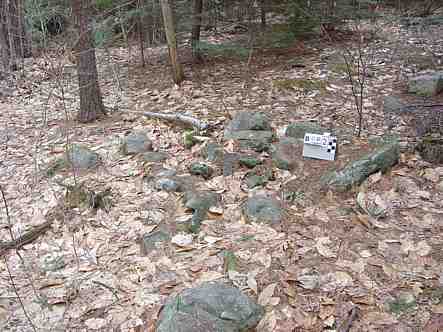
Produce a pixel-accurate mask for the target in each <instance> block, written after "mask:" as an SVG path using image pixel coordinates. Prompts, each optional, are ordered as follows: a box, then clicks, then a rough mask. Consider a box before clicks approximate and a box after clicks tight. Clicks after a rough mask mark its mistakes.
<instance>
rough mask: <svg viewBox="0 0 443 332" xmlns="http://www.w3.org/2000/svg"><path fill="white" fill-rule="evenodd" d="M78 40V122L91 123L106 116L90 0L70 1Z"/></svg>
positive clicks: (76, 52)
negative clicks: (92, 26) (90, 17)
mask: <svg viewBox="0 0 443 332" xmlns="http://www.w3.org/2000/svg"><path fill="white" fill-rule="evenodd" d="M72 9H73V14H74V19H75V24H76V26H77V32H78V38H77V42H76V45H75V55H76V63H77V76H78V85H79V90H80V110H79V112H78V113H77V120H78V121H79V122H83V123H85V122H91V121H94V120H96V119H98V118H100V117H101V116H102V115H104V114H106V110H105V107H104V105H103V100H102V95H101V91H100V86H99V84H98V73H97V63H96V58H95V48H94V43H93V39H92V28H91V25H90V22H89V17H88V13H89V12H90V10H91V0H72Z"/></svg>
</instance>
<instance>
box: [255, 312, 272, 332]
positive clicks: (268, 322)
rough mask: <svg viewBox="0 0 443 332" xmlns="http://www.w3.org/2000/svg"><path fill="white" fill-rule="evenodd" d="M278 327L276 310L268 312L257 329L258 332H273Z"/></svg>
mask: <svg viewBox="0 0 443 332" xmlns="http://www.w3.org/2000/svg"><path fill="white" fill-rule="evenodd" d="M276 325H277V317H276V315H275V312H274V310H272V311H270V312H267V313H266V314H265V316H264V317H263V318H262V320H261V321H260V323H258V325H257V327H256V331H257V332H272V331H274V329H275V327H276Z"/></svg>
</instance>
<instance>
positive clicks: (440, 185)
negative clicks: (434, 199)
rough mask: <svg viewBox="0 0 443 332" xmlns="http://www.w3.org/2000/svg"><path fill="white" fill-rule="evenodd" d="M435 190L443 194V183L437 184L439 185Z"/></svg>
mask: <svg viewBox="0 0 443 332" xmlns="http://www.w3.org/2000/svg"><path fill="white" fill-rule="evenodd" d="M435 189H437V190H438V191H439V192H441V193H443V181H440V182H439V183H437V185H436V186H435Z"/></svg>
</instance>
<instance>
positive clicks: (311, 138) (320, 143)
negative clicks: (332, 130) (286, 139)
mask: <svg viewBox="0 0 443 332" xmlns="http://www.w3.org/2000/svg"><path fill="white" fill-rule="evenodd" d="M336 151H337V137H335V136H331V134H329V133H324V134H323V135H319V134H309V133H306V134H305V139H304V144H303V157H308V158H315V159H322V160H335V152H336Z"/></svg>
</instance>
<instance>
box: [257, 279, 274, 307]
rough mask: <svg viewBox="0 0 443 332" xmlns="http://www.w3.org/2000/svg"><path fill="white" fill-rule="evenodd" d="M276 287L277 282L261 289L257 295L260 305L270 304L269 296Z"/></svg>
mask: <svg viewBox="0 0 443 332" xmlns="http://www.w3.org/2000/svg"><path fill="white" fill-rule="evenodd" d="M276 287H277V283H273V284H270V285H268V286H266V287H265V289H263V291H262V292H261V293H260V295H259V296H258V304H260V305H262V306H267V305H268V304H270V301H271V298H272V297H273V295H274V291H275V288H276Z"/></svg>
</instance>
